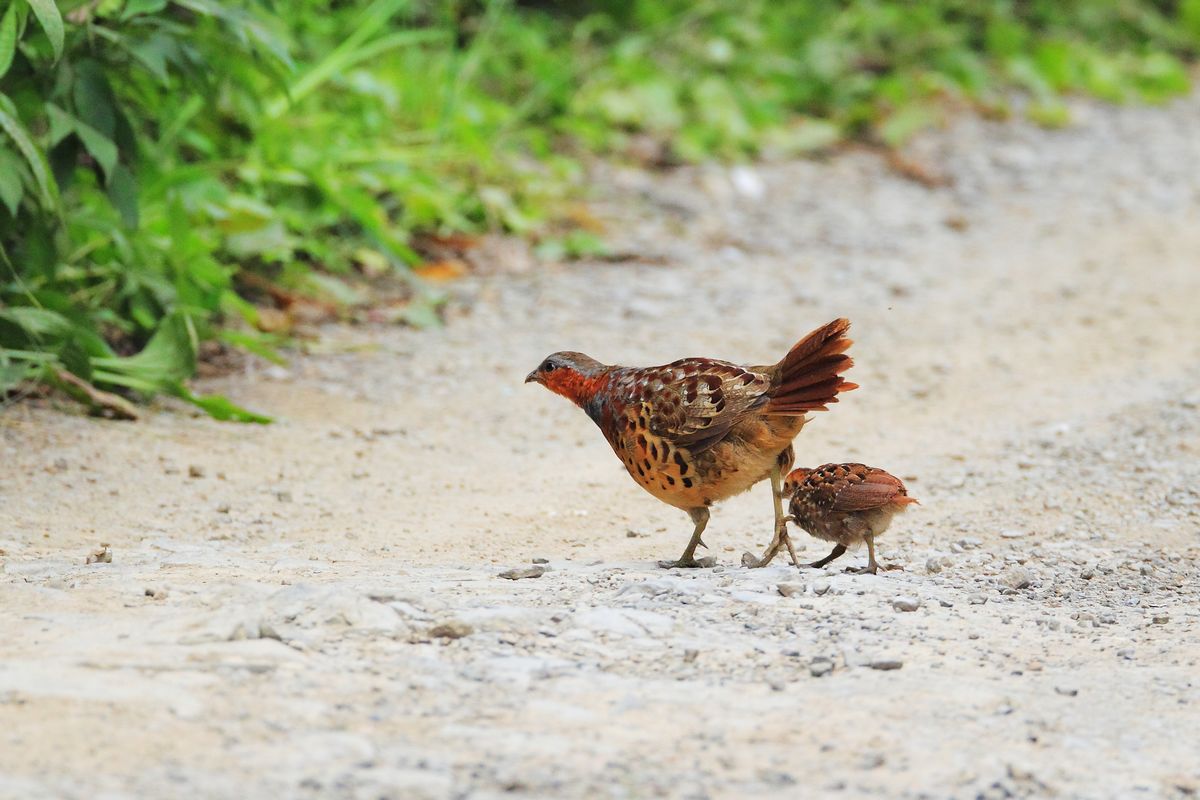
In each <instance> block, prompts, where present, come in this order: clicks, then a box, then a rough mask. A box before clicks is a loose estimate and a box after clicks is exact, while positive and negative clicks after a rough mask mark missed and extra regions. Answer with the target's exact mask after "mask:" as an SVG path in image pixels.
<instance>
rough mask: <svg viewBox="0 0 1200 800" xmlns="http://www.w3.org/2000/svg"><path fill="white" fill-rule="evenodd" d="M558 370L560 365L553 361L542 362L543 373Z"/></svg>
mask: <svg viewBox="0 0 1200 800" xmlns="http://www.w3.org/2000/svg"><path fill="white" fill-rule="evenodd" d="M556 369H558V364H555V363H554V362H553V361H543V362H542V372H553V371H554V370H556Z"/></svg>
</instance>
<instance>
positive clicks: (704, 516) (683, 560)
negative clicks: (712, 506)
mask: <svg viewBox="0 0 1200 800" xmlns="http://www.w3.org/2000/svg"><path fill="white" fill-rule="evenodd" d="M688 514H690V515H691V517H692V522H694V523H696V529H695V530H694V531H692V539H691V541H689V542H688V546H687V547H686V548H685V549H684V551H683V555H681V556H680V557H679V560H678V561H660V562H658V565H659V566H660V567H663V568H664V569H671V568H672V567H691V568H695V567H711V566H713V565H714V564H716V563H717V560H716V559H715V558H713V557H712V556H708V557H706V558H699V559H698V558H696V548H697V547H698V546H700V545H704V547H706V548H707V547H708V545H706V544H704V542H703V541H701V539H700V537H701V535H702V534H703V533H704V528H705V526H707V525H708V516H709V514H708V509H707V508H704V507H700V508H693V509H692V510H690V511H689V512H688Z"/></svg>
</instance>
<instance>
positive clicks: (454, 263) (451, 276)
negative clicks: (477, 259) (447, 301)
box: [413, 258, 469, 283]
mask: <svg viewBox="0 0 1200 800" xmlns="http://www.w3.org/2000/svg"><path fill="white" fill-rule="evenodd" d="M468 271H469V270H468V269H467V265H466V264H464V263H463V262H461V261H459V260H458V259H456V258H447V259H444V260H442V261H427V262H425V263H424V264H421V265H420V266H417V267H413V272H414V273H416V274H417V276H418V277H420V278H424V279H425V280H427V281H430V282H432V283H444V282H446V281H453V280H457V279H458V278H461V277H462V276H464V275H466V274H467V272H468Z"/></svg>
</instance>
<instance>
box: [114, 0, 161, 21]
mask: <svg viewBox="0 0 1200 800" xmlns="http://www.w3.org/2000/svg"><path fill="white" fill-rule="evenodd" d="M166 7H167V0H127V2H126V3H125V8H123V9H121V21H122V22H124V21H126V20H128V19H132V18H133V17H138V16H141V15H143V14H157V13H158V12H159V11H162V10H163V9H164V8H166Z"/></svg>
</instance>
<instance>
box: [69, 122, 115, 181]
mask: <svg viewBox="0 0 1200 800" xmlns="http://www.w3.org/2000/svg"><path fill="white" fill-rule="evenodd" d="M75 133H77V134H79V140H80V141H82V142H83V146H84V147H85V148H87V151H88V153H90V154H91V156H92V158H94V159H96V163H97V164H99V165H100V169H102V170H104V182H105V183H106V184H108V183H110V182H111V181H112V176H113V170H114V169H116V167H117V146H116V145H115V144H113V140H112V139H109V138H108V137H107V136H105V135H104V134H103V133H101V132H100V131H98V130H96V129H95V128H93V127H92V126H91V125H88V124H87V123H86V122H84V121H83V120H76V121H75Z"/></svg>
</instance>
